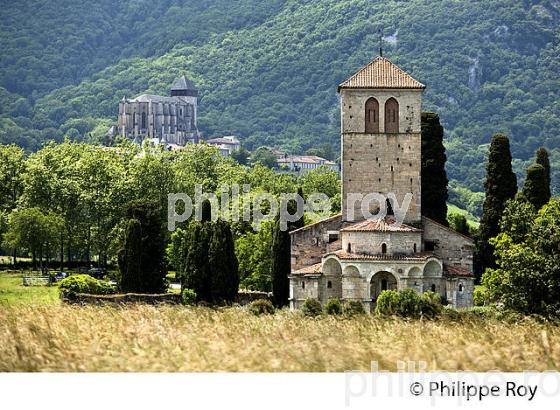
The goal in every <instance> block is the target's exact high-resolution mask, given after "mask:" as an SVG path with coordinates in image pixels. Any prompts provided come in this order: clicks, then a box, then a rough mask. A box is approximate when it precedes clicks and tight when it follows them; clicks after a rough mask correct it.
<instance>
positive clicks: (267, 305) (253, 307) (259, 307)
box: [249, 299, 275, 316]
mask: <svg viewBox="0 0 560 410" xmlns="http://www.w3.org/2000/svg"><path fill="white" fill-rule="evenodd" d="M249 311H250V312H251V313H252V314H254V315H256V316H260V315H273V314H274V312H275V309H274V305H273V304H272V302H271V301H270V300H266V299H259V300H255V301H254V302H251V304H250V305H249Z"/></svg>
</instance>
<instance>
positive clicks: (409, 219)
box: [338, 56, 425, 224]
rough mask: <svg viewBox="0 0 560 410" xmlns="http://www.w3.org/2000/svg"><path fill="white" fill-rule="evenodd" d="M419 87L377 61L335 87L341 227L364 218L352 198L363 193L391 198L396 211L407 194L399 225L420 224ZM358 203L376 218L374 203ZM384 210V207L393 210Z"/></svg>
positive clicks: (396, 69)
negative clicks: (336, 89) (338, 124)
mask: <svg viewBox="0 0 560 410" xmlns="http://www.w3.org/2000/svg"><path fill="white" fill-rule="evenodd" d="M424 88H425V86H424V85H423V84H422V83H420V82H418V81H417V80H415V79H414V78H412V77H411V76H410V75H409V74H407V73H406V72H404V71H403V70H401V69H400V68H399V67H397V66H396V65H395V64H393V63H392V62H391V61H389V60H388V59H387V58H385V57H381V56H380V57H377V58H375V59H374V60H373V61H371V62H370V63H369V64H367V65H366V66H364V67H362V68H361V69H360V70H359V71H358V72H357V73H356V74H354V75H353V76H352V77H350V78H349V79H347V80H346V81H344V82H343V83H342V84H340V85H339V86H338V92H339V93H340V109H341V138H342V141H341V147H342V153H341V154H342V155H341V161H342V220H343V221H344V222H352V221H359V220H362V219H364V214H363V212H362V210H361V208H362V202H361V201H356V200H355V198H357V197H358V196H359V195H362V196H366V195H368V194H381V195H383V196H384V197H391V196H392V195H394V196H395V197H396V200H397V202H398V204H397V206H399V207H402V205H403V201H404V200H405V198H406V197H407V194H411V195H412V198H411V200H410V205H409V206H408V208H405V209H406V214H405V218H404V222H405V223H413V224H414V223H420V222H421V209H420V203H421V202H420V195H421V186H420V169H421V129H420V121H421V104H422V92H423V91H424ZM409 197H410V195H409ZM364 202H365V203H364V204H363V206H364V207H366V208H367V209H368V210H369V212H370V213H371V214H376V213H377V210H378V209H379V207H380V204H379V201H378V200H373V201H367V200H366V201H364ZM389 205H391V206H389V207H387V205H385V206H386V207H387V208H394V206H395V205H394V204H392V203H389ZM405 209H403V210H405Z"/></svg>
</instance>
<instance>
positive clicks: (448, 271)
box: [443, 265, 474, 277]
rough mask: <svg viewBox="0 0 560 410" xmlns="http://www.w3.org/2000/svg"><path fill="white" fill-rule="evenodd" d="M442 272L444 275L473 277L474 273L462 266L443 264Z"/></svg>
mask: <svg viewBox="0 0 560 410" xmlns="http://www.w3.org/2000/svg"><path fill="white" fill-rule="evenodd" d="M443 273H444V275H445V276H462V277H474V274H473V273H472V272H470V271H469V270H468V269H467V268H465V267H463V266H449V265H444V266H443Z"/></svg>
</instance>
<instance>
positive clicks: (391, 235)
mask: <svg viewBox="0 0 560 410" xmlns="http://www.w3.org/2000/svg"><path fill="white" fill-rule="evenodd" d="M349 244H350V245H351V249H352V252H353V253H362V254H370V255H379V254H381V253H382V252H381V250H382V249H381V248H382V245H383V244H385V245H387V255H392V254H413V253H415V252H414V244H416V250H417V252H420V250H421V248H422V233H421V232H365V231H354V232H344V231H343V232H342V249H344V250H348V245H349Z"/></svg>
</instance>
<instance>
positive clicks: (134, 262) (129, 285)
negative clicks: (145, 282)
mask: <svg viewBox="0 0 560 410" xmlns="http://www.w3.org/2000/svg"><path fill="white" fill-rule="evenodd" d="M141 254H142V227H141V224H140V221H139V220H137V219H129V220H128V221H127V225H126V228H125V236H124V243H123V247H122V248H121V250H120V251H119V271H120V278H119V282H120V283H119V287H120V289H121V290H122V291H124V292H130V291H135V290H136V289H138V288H139V287H140V286H141V284H140V275H141V265H140V263H141V260H142V256H141Z"/></svg>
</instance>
